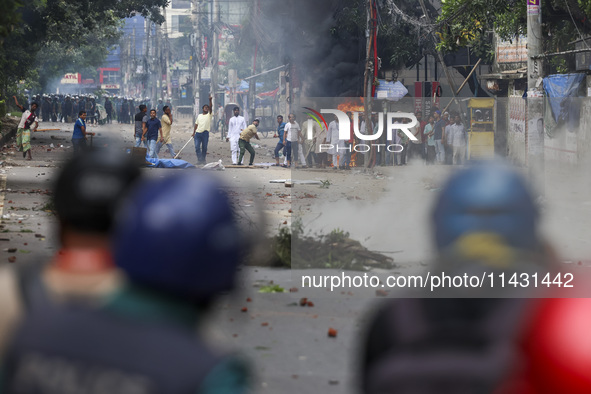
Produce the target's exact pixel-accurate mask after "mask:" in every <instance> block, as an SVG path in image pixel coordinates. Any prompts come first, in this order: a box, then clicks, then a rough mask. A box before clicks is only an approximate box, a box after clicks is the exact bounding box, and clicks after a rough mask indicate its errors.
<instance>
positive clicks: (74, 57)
mask: <svg viewBox="0 0 591 394" xmlns="http://www.w3.org/2000/svg"><path fill="white" fill-rule="evenodd" d="M2 1H6V2H11V1H15V0H2ZM167 3H168V0H145V1H144V0H142V1H139V0H96V1H95V0H78V1H67V0H33V1H31V2H28V3H27V4H26V5H22V4H20V3H18V2H14V3H13V5H14V4H16V5H14V7H16V8H14V7H13V9H14V10H16V15H13V16H12V17H11V19H10V20H12V21H13V24H12V25H11V27H10V31H9V32H8V34H6V38H5V40H4V42H3V43H2V51H1V52H0V84H1V89H2V93H3V94H4V95H6V94H7V91H8V90H9V88H13V87H14V86H15V85H16V83H17V82H18V81H20V80H23V79H27V80H30V81H29V82H32V83H33V84H34V85H36V87H38V88H45V87H46V84H47V83H48V82H49V81H50V80H51V79H52V78H54V77H57V76H58V75H60V74H62V73H63V72H67V71H75V70H78V69H80V68H84V67H89V66H94V67H96V66H98V65H99V64H100V63H101V62H102V61H103V60H104V58H105V56H106V54H107V53H108V48H109V47H110V46H112V45H113V44H114V43H115V42H116V40H117V38H118V37H119V34H120V32H119V27H120V24H121V18H124V17H127V16H130V15H131V14H133V13H135V12H137V13H140V14H142V15H143V16H145V17H148V18H150V19H151V20H152V21H154V22H156V23H162V22H163V20H164V19H163V17H162V14H161V13H160V8H161V7H163V6H165V5H166V4H167ZM16 21H18V23H16ZM0 35H2V31H0Z"/></svg>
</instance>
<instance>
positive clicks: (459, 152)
mask: <svg viewBox="0 0 591 394" xmlns="http://www.w3.org/2000/svg"><path fill="white" fill-rule="evenodd" d="M454 121H455V123H454V124H453V125H451V126H450V132H451V134H452V143H451V145H452V148H453V164H463V163H464V160H465V158H466V131H465V130H464V125H463V124H462V119H461V118H460V115H456V116H455V118H454Z"/></svg>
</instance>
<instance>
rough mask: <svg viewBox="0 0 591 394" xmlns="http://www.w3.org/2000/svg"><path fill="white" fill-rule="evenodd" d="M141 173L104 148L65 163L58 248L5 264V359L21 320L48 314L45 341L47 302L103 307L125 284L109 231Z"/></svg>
mask: <svg viewBox="0 0 591 394" xmlns="http://www.w3.org/2000/svg"><path fill="white" fill-rule="evenodd" d="M139 176H140V171H139V169H138V168H137V166H135V165H133V164H132V163H131V161H130V160H129V158H128V157H127V156H126V155H123V154H118V153H115V152H110V151H104V150H103V151H99V150H90V151H88V152H86V154H84V155H78V156H76V157H74V158H73V159H72V160H70V161H69V162H68V163H67V164H66V165H65V166H64V168H63V169H62V171H61V172H60V174H59V176H58V177H57V180H56V182H55V185H54V188H53V192H54V194H53V200H54V201H53V202H54V207H55V208H54V209H55V213H56V216H57V219H58V232H59V243H60V249H59V251H58V252H57V253H56V254H55V256H54V257H53V258H52V260H51V261H50V262H49V264H46V265H43V266H41V265H35V266H20V265H16V264H15V265H11V266H3V267H1V268H0V360H1V359H2V356H4V355H5V345H6V342H7V338H8V336H9V334H10V332H11V331H12V329H13V328H14V326H15V325H16V324H17V323H18V322H19V321H20V320H21V319H22V318H25V320H28V319H30V318H31V319H34V320H39V319H45V318H47V321H45V322H43V321H42V322H41V323H40V324H38V325H37V326H36V327H35V329H36V330H41V332H40V334H39V337H38V338H37V339H39V340H41V339H43V338H44V325H45V323H47V322H48V321H50V320H51V319H53V316H52V315H51V313H50V312H46V311H44V305H45V304H53V303H55V304H62V303H71V302H75V303H83V304H85V305H87V306H98V305H101V304H102V303H103V302H105V301H106V299H107V298H108V296H109V295H110V294H112V292H113V291H114V290H115V289H116V288H117V287H118V286H119V285H120V283H121V275H120V273H119V272H118V270H117V269H116V267H115V264H114V260H113V257H112V253H111V248H110V230H111V227H112V223H113V213H114V210H115V208H116V205H117V203H118V202H119V199H120V198H121V197H122V196H123V194H124V193H125V192H126V190H127V189H128V188H129V187H130V186H131V185H132V184H133V183H134V182H135V181H136V180H137V179H138V178H139ZM31 335H35V334H34V333H32V334H31ZM29 339H32V337H30V338H29ZM5 372H6V371H5ZM2 375H3V372H1V371H0V376H2ZM2 381H3V380H2V379H0V387H1V386H2V385H1V383H2ZM4 391H5V390H0V392H4Z"/></svg>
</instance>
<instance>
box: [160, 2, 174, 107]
mask: <svg viewBox="0 0 591 394" xmlns="http://www.w3.org/2000/svg"><path fill="white" fill-rule="evenodd" d="M163 9H164V24H163V25H162V26H163V27H164V47H165V49H164V69H165V72H166V97H163V98H164V99H166V98H170V99H171V98H172V97H171V96H172V86H171V82H170V43H169V42H168V22H167V21H166V7H163Z"/></svg>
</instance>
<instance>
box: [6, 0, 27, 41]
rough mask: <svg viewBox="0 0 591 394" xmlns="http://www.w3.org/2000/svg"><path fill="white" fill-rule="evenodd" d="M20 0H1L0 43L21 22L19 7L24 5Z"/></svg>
mask: <svg viewBox="0 0 591 394" xmlns="http://www.w3.org/2000/svg"><path fill="white" fill-rule="evenodd" d="M22 5H23V4H22V3H21V2H20V1H18V0H0V9H1V10H2V12H0V45H2V42H3V41H4V38H5V37H7V36H8V35H9V34H10V33H11V32H12V31H13V30H14V28H15V26H16V25H17V24H18V23H19V22H20V20H21V16H20V13H19V12H18V9H19V8H20V7H22Z"/></svg>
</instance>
